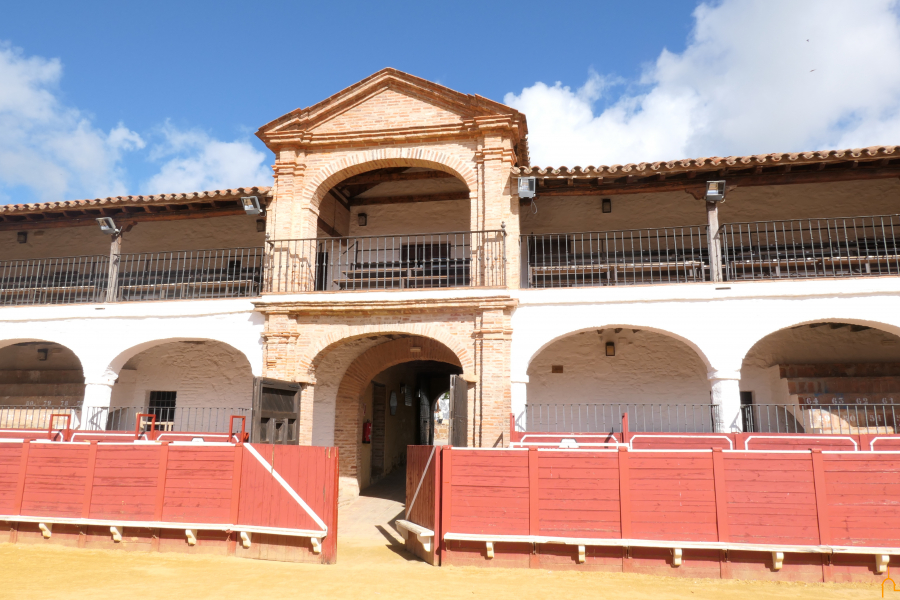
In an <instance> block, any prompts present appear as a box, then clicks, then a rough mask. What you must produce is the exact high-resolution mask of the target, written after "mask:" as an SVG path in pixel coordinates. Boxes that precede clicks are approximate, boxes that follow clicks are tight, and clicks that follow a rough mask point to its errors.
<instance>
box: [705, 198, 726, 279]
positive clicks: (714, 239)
mask: <svg viewBox="0 0 900 600" xmlns="http://www.w3.org/2000/svg"><path fill="white" fill-rule="evenodd" d="M706 225H707V232H706V235H707V248H708V250H709V280H710V281H722V280H723V279H724V278H723V277H722V246H721V239H720V237H719V203H718V202H707V203H706Z"/></svg>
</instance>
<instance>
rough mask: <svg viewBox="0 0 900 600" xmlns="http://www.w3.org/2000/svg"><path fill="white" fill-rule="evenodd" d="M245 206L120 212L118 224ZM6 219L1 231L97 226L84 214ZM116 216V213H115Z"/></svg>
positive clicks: (236, 211) (222, 213)
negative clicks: (53, 217)
mask: <svg viewBox="0 0 900 600" xmlns="http://www.w3.org/2000/svg"><path fill="white" fill-rule="evenodd" d="M245 214H246V213H245V212H244V209H243V208H216V209H208V210H195V211H189V210H181V211H165V212H146V213H135V214H128V215H125V214H122V213H119V218H120V219H122V222H121V223H119V222H118V221H117V224H118V225H120V226H121V225H123V224H125V223H135V224H137V223H144V222H151V221H177V220H181V219H205V218H211V217H232V216H237V215H245ZM3 217H4V220H3V221H0V231H10V230H12V231H24V230H31V229H57V228H60V227H85V226H90V227H96V226H97V221H96V220H95V217H91V216H84V217H76V218H60V219H45V220H43V221H26V220H25V218H24V217H19V216H18V215H16V216H13V215H3ZM14 218H19V219H21V220H19V221H13V220H9V219H14ZM113 218H115V215H113Z"/></svg>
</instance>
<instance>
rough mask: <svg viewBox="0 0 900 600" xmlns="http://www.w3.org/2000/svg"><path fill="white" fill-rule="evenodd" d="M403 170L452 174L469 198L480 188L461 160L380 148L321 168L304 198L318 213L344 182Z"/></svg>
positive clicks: (412, 150)
mask: <svg viewBox="0 0 900 600" xmlns="http://www.w3.org/2000/svg"><path fill="white" fill-rule="evenodd" d="M404 166H405V167H425V168H429V169H436V170H438V171H444V172H445V173H450V174H451V175H453V176H455V177H457V178H459V179H460V180H462V181H463V182H465V184H466V185H467V186H469V194H470V195H471V194H474V193H475V190H476V188H477V183H476V176H475V172H474V171H473V170H472V168H471V166H470V165H468V164H466V163H465V162H464V161H463V160H461V159H460V158H458V157H455V156H452V155H450V154H445V153H443V152H437V151H436V150H428V149H425V148H379V149H377V150H366V151H364V152H357V153H354V154H351V155H349V156H344V157H342V158H340V159H338V160H336V161H334V162H331V163H329V164H327V165H325V166H324V167H321V168H320V169H318V170H317V172H316V174H315V175H314V176H313V177H311V178H310V180H309V182H308V183H307V184H306V185H305V186H304V188H303V191H302V195H303V196H305V197H306V198H309V206H310V208H312V209H314V210H318V208H319V205H320V204H321V202H322V198H324V197H325V194H327V193H328V190H330V189H331V188H332V187H334V185H335V184H337V183H340V182H341V181H343V180H344V179H347V178H348V177H352V176H354V175H359V174H360V173H365V172H366V171H371V170H373V169H380V168H383V167H404Z"/></svg>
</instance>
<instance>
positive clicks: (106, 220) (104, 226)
mask: <svg viewBox="0 0 900 600" xmlns="http://www.w3.org/2000/svg"><path fill="white" fill-rule="evenodd" d="M97 223H99V224H100V231H102V232H103V233H108V234H110V235H118V234H119V233H120V232H121V231H122V230H121V229H119V228H117V227H116V222H115V221H113V220H112V217H100V218H98V219H97Z"/></svg>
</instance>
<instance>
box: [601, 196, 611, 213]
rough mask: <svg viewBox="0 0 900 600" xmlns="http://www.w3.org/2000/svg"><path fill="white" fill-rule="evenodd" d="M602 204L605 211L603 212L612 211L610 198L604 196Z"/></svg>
mask: <svg viewBox="0 0 900 600" xmlns="http://www.w3.org/2000/svg"><path fill="white" fill-rule="evenodd" d="M602 206H603V212H605V213H611V212H612V200H610V199H609V198H604V199H603V205H602Z"/></svg>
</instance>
